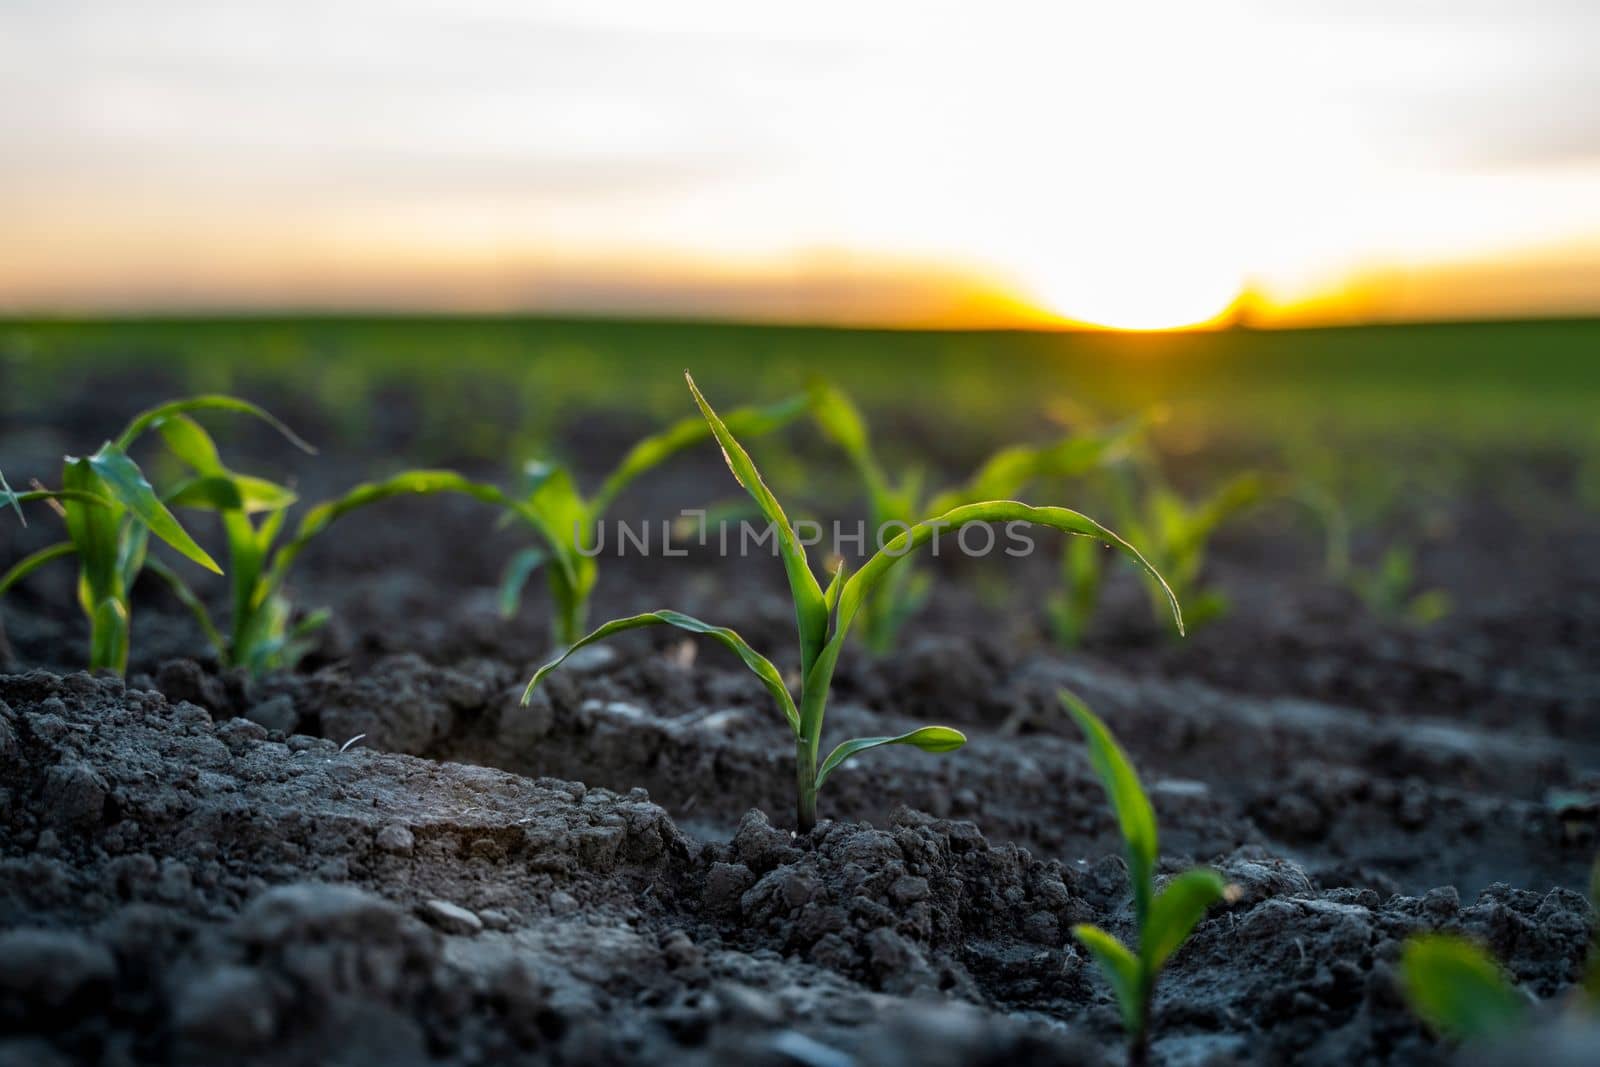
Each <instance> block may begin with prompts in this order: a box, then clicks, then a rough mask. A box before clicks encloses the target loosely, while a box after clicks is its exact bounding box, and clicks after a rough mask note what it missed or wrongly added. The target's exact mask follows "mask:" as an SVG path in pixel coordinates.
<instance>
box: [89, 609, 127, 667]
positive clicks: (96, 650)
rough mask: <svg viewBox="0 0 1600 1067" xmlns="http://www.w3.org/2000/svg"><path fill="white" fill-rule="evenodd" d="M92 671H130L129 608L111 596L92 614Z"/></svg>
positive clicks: (90, 652) (90, 626)
mask: <svg viewBox="0 0 1600 1067" xmlns="http://www.w3.org/2000/svg"><path fill="white" fill-rule="evenodd" d="M89 670H91V671H98V670H110V671H114V672H116V673H117V674H119V675H120V674H124V673H126V672H127V670H128V609H127V607H126V606H124V605H123V604H122V602H121V601H119V600H117V599H115V598H114V597H108V598H106V599H104V600H102V601H100V603H99V604H98V605H97V606H96V607H95V610H94V611H93V612H92V613H91V614H90V616H89Z"/></svg>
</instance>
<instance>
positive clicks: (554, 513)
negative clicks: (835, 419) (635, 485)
mask: <svg viewBox="0 0 1600 1067" xmlns="http://www.w3.org/2000/svg"><path fill="white" fill-rule="evenodd" d="M805 410H806V399H805V398H804V397H797V398H792V399H789V400H785V401H781V402H779V403H777V404H772V405H769V406H766V407H749V408H741V409H739V410H738V411H734V412H732V413H730V414H729V415H728V426H730V427H732V428H733V429H735V430H737V431H738V432H739V433H741V434H744V435H746V436H758V435H761V434H766V433H770V432H772V431H773V430H776V429H778V428H780V427H782V426H784V425H785V424H786V423H788V422H790V421H791V420H793V419H794V418H795V417H796V416H798V415H799V414H801V413H802V412H803V411H805ZM710 436H711V431H710V428H709V427H707V425H706V424H705V422H704V421H703V420H701V419H696V418H686V419H683V420H680V421H679V422H676V423H674V424H673V425H672V426H669V427H668V428H667V429H666V430H663V431H662V432H661V433H658V434H654V435H652V436H650V437H646V438H644V439H643V440H641V441H639V442H638V443H637V444H635V445H634V446H633V448H631V449H630V450H629V451H628V454H627V455H626V456H624V457H623V459H622V462H621V463H619V464H618V465H617V467H616V469H615V470H613V471H612V472H611V473H610V474H609V475H607V476H606V478H605V480H604V481H603V482H601V484H600V488H599V489H598V490H597V491H596V492H595V493H594V495H593V496H590V497H587V498H585V497H584V496H583V495H582V494H581V493H580V492H579V491H578V487H577V481H576V479H574V478H573V476H572V472H571V471H569V470H568V469H567V468H566V467H564V466H561V465H560V464H556V463H550V462H544V461H535V462H531V463H529V464H527V465H526V466H525V467H524V469H523V484H522V487H521V491H520V493H519V496H518V499H517V504H518V507H517V508H516V509H515V511H514V514H516V515H519V516H521V517H522V518H523V519H524V520H525V521H527V522H528V524H529V525H530V526H532V527H533V529H534V531H535V532H536V533H537V534H538V536H539V542H540V543H539V544H537V545H535V546H532V547H529V548H526V549H523V550H522V551H521V552H518V553H517V554H516V555H514V556H512V557H511V560H510V561H509V562H508V563H507V565H506V569H505V573H504V575H503V576H502V578H501V581H500V595H499V600H500V611H501V614H502V615H504V616H506V617H508V618H509V617H510V616H512V615H514V614H516V612H517V608H518V606H519V605H520V603H521V600H522V590H523V587H524V586H526V585H527V583H528V580H529V579H530V578H531V577H532V576H533V574H534V572H535V571H537V570H539V569H540V568H543V569H544V570H545V574H546V578H547V581H548V585H549V589H550V597H551V600H552V603H553V607H554V611H553V615H552V623H551V626H552V629H553V631H554V634H555V639H556V641H557V642H558V643H559V644H563V645H570V644H572V643H573V642H574V641H576V640H578V638H579V637H580V636H582V634H583V628H584V623H585V621H586V620H587V618H588V613H589V597H590V595H591V594H592V593H593V591H594V585H595V580H596V579H597V578H598V577H599V564H598V563H597V562H596V557H597V556H598V555H599V546H598V545H597V544H596V536H597V534H598V531H599V529H600V522H601V520H602V519H603V518H604V516H605V513H606V510H607V509H608V508H609V507H610V506H611V504H612V502H613V501H614V500H615V499H616V498H617V496H618V495H619V494H620V493H621V492H622V491H623V489H625V488H627V486H628V485H629V484H630V483H631V482H632V481H633V480H634V479H635V478H637V477H639V476H640V475H641V474H644V473H646V472H647V471H649V470H651V469H652V468H655V467H658V466H660V465H661V464H662V463H665V462H666V461H667V460H668V459H670V458H672V457H673V456H675V455H677V454H678V453H679V452H682V451H683V450H684V449H686V448H690V447H692V446H694V445H696V444H699V443H700V442H702V441H704V440H706V439H707V438H708V437H710Z"/></svg>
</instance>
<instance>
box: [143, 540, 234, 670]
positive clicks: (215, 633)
mask: <svg viewBox="0 0 1600 1067" xmlns="http://www.w3.org/2000/svg"><path fill="white" fill-rule="evenodd" d="M145 566H146V567H148V568H149V569H150V571H151V573H152V574H154V575H155V576H156V577H157V578H160V579H161V580H162V581H164V582H166V583H167V585H168V586H170V587H171V589H172V592H173V594H174V595H175V596H176V597H177V598H178V602H179V603H180V604H182V605H183V606H184V607H186V608H188V609H189V613H190V614H191V615H193V616H194V618H195V621H196V622H198V623H199V624H200V631H201V632H202V633H204V634H205V637H206V641H207V642H208V643H210V645H211V647H212V649H213V650H214V651H215V652H216V653H217V656H218V658H225V657H226V656H227V653H228V646H227V644H226V642H224V641H223V639H222V633H221V632H220V631H219V630H218V629H217V627H216V624H215V623H213V622H212V621H211V612H209V611H207V610H206V606H205V604H203V603H202V602H201V600H200V598H199V597H198V596H196V595H195V592H194V590H193V589H191V588H189V583H188V582H186V581H184V580H183V578H182V577H180V576H179V574H178V572H177V571H175V570H173V569H172V568H171V567H169V566H167V565H166V564H165V563H163V562H161V561H160V560H159V559H149V560H146V561H145Z"/></svg>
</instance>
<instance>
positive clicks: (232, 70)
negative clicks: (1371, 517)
mask: <svg viewBox="0 0 1600 1067" xmlns="http://www.w3.org/2000/svg"><path fill="white" fill-rule="evenodd" d="M1597 42H1600V3H1595V2H1594V0H1436V2H1425V0H1382V2H1380V0H1357V2H1340V0H1270V2H1269V0H1188V2H1172V3H1114V4H1113V3H1104V2H1096V3H1062V2H1034V3H1007V2H995V0H990V2H986V3H982V4H974V3H970V2H969V3H961V4H945V3H939V2H930V0H919V2H913V3H900V2H871V0H851V2H848V3H836V2H832V0H812V2H809V3H806V4H783V5H777V4H762V3H750V2H748V0H746V2H741V3H732V2H730V3H722V2H716V3H711V2H699V0H675V2H672V3H663V2H659V0H646V2H639V3H626V4H624V3H605V2H598V0H595V2H585V0H570V2H568V0H563V2H530V0H520V2H511V0H438V2H432V0H429V2H422V0H360V2H346V3H340V2H306V0H279V2H273V3H259V4H237V3H225V2H201V0H157V2H146V0H120V2H84V0H6V2H5V3H4V4H3V5H0V145H3V148H0V310H9V311H68V312H77V311H97V310H145V309H164V310H165V309H201V310H205V309H213V310H214V309H234V308H283V309H295V308H351V309H396V310H458V309H459V310H497V311H499V310H535V311H538V310H547V311H585V312H613V311H615V312H627V313H647V314H674V315H677V314H683V315H698V314H713V315H719V316H754V317H761V318H780V319H803V320H819V321H848V322H883V323H891V324H917V325H924V324H927V325H931V324H952V325H975V324H1022V323H1041V322H1051V321H1060V320H1078V321H1087V322H1092V323H1099V324H1107V325H1113V326H1124V327H1158V326H1159V327H1164V326H1174V325H1180V324H1185V323H1192V322H1197V321H1202V320H1207V319H1210V318H1213V317H1215V316H1217V315H1218V314H1219V313H1221V312H1222V311H1223V310H1224V309H1226V308H1227V307H1228V306H1229V305H1230V304H1233V303H1235V302H1236V300H1237V299H1238V297H1239V295H1240V293H1241V292H1242V291H1244V290H1246V289H1248V291H1249V293H1250V298H1249V305H1250V308H1251V313H1252V314H1253V315H1254V316H1255V320H1256V321H1260V322H1263V323H1295V322H1307V321H1356V320H1364V319H1392V318H1438V317H1472V316H1480V315H1492V316H1501V315H1541V314H1574V313H1600V63H1596V62H1595V50H1596V46H1597Z"/></svg>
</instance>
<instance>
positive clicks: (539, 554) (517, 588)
mask: <svg viewBox="0 0 1600 1067" xmlns="http://www.w3.org/2000/svg"><path fill="white" fill-rule="evenodd" d="M546 558H548V557H547V554H546V552H545V550H544V549H542V548H525V549H523V550H522V551H521V552H518V553H516V554H515V555H513V556H512V557H511V559H510V560H509V561H508V562H507V563H506V569H505V573H504V574H503V575H502V576H501V578H500V589H499V595H498V597H497V599H498V600H499V602H500V616H501V618H506V619H509V618H511V617H512V616H513V615H515V614H516V613H517V608H518V606H520V605H521V603H522V587H523V586H525V585H527V584H528V579H529V578H531V577H532V576H533V572H534V571H536V570H538V569H539V568H540V567H541V566H543V565H544V561H545V559H546Z"/></svg>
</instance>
